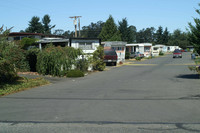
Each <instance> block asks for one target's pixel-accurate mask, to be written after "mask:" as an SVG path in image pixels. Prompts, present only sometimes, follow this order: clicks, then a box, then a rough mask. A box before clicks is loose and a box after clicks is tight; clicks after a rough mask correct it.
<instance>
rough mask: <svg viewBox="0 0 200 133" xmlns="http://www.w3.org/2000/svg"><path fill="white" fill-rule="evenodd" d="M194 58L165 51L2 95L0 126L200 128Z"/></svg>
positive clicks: (112, 129) (14, 128)
mask: <svg viewBox="0 0 200 133" xmlns="http://www.w3.org/2000/svg"><path fill="white" fill-rule="evenodd" d="M192 64H193V61H192V60H191V59H190V53H184V54H183V58H180V59H178V58H177V59H173V58H172V55H166V56H164V57H159V58H154V59H151V60H146V61H143V62H134V63H130V64H128V65H124V66H122V67H114V68H113V69H110V70H109V71H103V72H97V73H93V74H90V75H88V76H86V77H83V78H74V79H70V78H67V79H62V80H59V82H55V83H54V84H51V85H48V86H43V87H39V88H33V89H31V90H27V91H23V92H20V93H16V94H12V95H8V96H5V97H1V98H0V108H1V109H0V116H1V117H0V127H2V128H0V132H1V131H2V132H3V131H4V132H5V131H8V132H9V131H16V132H20V131H30V132H37V131H39V132H40V131H48V132H54V131H56V132H65V131H66V130H67V131H70V132H193V131H194V132H200V125H199V124H200V102H199V100H200V97H199V94H200V79H198V78H199V77H198V75H196V74H195V73H193V72H191V71H190V70H189V69H188V65H192ZM99 124H100V125H99ZM27 127H29V128H27ZM31 129H32V130H31ZM50 129H51V130H50ZM53 129H54V130H53ZM52 130H53V131H52Z"/></svg>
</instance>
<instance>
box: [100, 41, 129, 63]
mask: <svg viewBox="0 0 200 133" xmlns="http://www.w3.org/2000/svg"><path fill="white" fill-rule="evenodd" d="M126 44H127V43H126V42H122V41H108V42H104V49H110V48H111V49H114V50H115V51H116V53H117V63H119V62H124V61H125V53H126Z"/></svg>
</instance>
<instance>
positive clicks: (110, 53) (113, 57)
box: [104, 49, 117, 66]
mask: <svg viewBox="0 0 200 133" xmlns="http://www.w3.org/2000/svg"><path fill="white" fill-rule="evenodd" d="M104 62H105V63H112V64H114V65H115V66H116V65H117V53H116V51H115V50H113V49H105V50H104Z"/></svg>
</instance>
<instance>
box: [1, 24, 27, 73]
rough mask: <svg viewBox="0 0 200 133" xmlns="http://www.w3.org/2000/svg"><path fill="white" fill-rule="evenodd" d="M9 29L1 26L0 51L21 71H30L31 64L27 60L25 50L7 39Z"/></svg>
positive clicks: (3, 56)
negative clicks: (3, 28) (4, 29)
mask: <svg viewBox="0 0 200 133" xmlns="http://www.w3.org/2000/svg"><path fill="white" fill-rule="evenodd" d="M8 33H9V31H8V30H6V31H3V30H2V28H0V53H1V57H2V58H4V59H5V60H8V62H10V63H12V64H13V65H14V66H15V67H16V69H17V70H19V71H28V70H29V65H28V62H27V60H26V56H25V54H26V53H25V51H24V50H22V49H21V48H19V46H18V45H16V44H14V43H13V42H9V41H7V39H6V38H7V36H8Z"/></svg>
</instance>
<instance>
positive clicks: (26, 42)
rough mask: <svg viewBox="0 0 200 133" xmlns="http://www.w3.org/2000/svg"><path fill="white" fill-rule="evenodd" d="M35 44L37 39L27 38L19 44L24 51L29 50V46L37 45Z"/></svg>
mask: <svg viewBox="0 0 200 133" xmlns="http://www.w3.org/2000/svg"><path fill="white" fill-rule="evenodd" d="M35 42H36V39H35V38H28V37H25V38H23V39H22V40H21V41H20V42H19V46H20V47H21V48H23V49H27V48H28V47H29V46H33V45H35Z"/></svg>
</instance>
